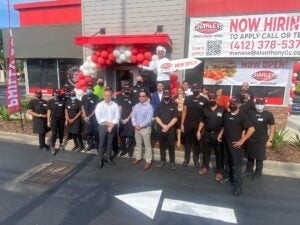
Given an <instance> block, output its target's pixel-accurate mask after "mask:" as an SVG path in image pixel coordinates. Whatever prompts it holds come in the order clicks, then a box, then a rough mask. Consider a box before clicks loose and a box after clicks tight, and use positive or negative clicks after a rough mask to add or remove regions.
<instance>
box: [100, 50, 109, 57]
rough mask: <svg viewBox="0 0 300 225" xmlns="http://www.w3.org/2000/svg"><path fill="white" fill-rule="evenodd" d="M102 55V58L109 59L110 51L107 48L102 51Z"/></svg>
mask: <svg viewBox="0 0 300 225" xmlns="http://www.w3.org/2000/svg"><path fill="white" fill-rule="evenodd" d="M101 56H102V58H104V59H107V57H108V52H107V51H106V50H103V51H101Z"/></svg>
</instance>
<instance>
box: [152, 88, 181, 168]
mask: <svg viewBox="0 0 300 225" xmlns="http://www.w3.org/2000/svg"><path fill="white" fill-rule="evenodd" d="M178 117H179V113H178V110H177V105H176V104H175V103H173V102H172V99H171V93H170V91H169V90H164V92H163V101H161V103H160V104H159V105H158V106H157V108H156V110H155V112H154V118H155V121H156V122H157V124H158V125H159V128H158V140H159V145H160V160H161V162H160V164H159V165H158V167H164V166H165V164H166V150H167V149H168V150H169V158H170V169H172V170H175V169H176V166H175V131H176V130H175V124H176V122H177V119H178Z"/></svg>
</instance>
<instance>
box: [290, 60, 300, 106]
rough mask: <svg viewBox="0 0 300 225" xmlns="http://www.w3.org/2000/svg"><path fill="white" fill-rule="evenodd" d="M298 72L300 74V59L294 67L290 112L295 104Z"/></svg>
mask: <svg viewBox="0 0 300 225" xmlns="http://www.w3.org/2000/svg"><path fill="white" fill-rule="evenodd" d="M298 74H299V75H300V61H298V62H296V63H295V64H294V67H293V75H292V84H291V89H290V99H289V112H291V105H292V104H293V100H294V98H295V91H296V85H297V82H299V81H298V80H297V78H298Z"/></svg>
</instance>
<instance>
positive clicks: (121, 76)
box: [115, 66, 138, 91]
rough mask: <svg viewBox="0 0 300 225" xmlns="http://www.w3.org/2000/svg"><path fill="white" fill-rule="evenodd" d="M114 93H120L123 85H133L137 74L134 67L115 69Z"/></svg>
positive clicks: (136, 69)
mask: <svg viewBox="0 0 300 225" xmlns="http://www.w3.org/2000/svg"><path fill="white" fill-rule="evenodd" d="M115 74H116V91H121V89H122V86H123V85H124V84H125V83H129V85H130V86H133V85H135V78H136V76H137V74H138V68H137V67H136V66H118V67H116V73H115Z"/></svg>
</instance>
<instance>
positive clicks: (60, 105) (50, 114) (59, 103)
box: [47, 89, 65, 155]
mask: <svg viewBox="0 0 300 225" xmlns="http://www.w3.org/2000/svg"><path fill="white" fill-rule="evenodd" d="M47 109H48V110H47V125H48V127H50V128H51V131H52V135H51V139H50V140H51V146H50V148H51V152H52V155H56V153H57V150H56V149H55V142H56V138H57V133H58V137H59V149H60V150H63V149H64V148H63V145H62V143H63V138H64V127H65V102H64V101H63V100H62V99H61V93H60V90H59V89H56V90H55V91H54V98H53V99H50V100H49V101H48V104H47Z"/></svg>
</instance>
